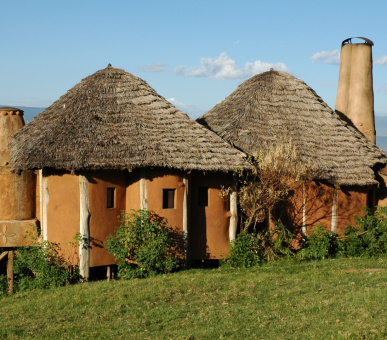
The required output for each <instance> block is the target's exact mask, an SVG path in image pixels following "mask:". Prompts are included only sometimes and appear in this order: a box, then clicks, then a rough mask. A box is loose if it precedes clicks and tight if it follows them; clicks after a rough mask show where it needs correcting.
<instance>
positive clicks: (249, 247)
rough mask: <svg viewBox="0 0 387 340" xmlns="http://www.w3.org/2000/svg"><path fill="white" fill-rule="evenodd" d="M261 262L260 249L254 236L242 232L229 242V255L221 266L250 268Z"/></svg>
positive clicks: (261, 254)
mask: <svg viewBox="0 0 387 340" xmlns="http://www.w3.org/2000/svg"><path fill="white" fill-rule="evenodd" d="M262 261H263V253H262V247H260V245H259V243H258V239H257V237H256V235H254V234H250V233H248V232H246V231H243V232H241V233H240V234H238V236H237V237H236V239H235V240H233V241H231V243H230V252H229V255H228V257H227V258H226V259H224V260H223V262H222V264H223V265H224V266H228V267H237V268H250V267H254V266H257V265H259V264H260V263H261V262H262Z"/></svg>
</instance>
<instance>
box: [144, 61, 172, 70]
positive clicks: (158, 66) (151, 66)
mask: <svg viewBox="0 0 387 340" xmlns="http://www.w3.org/2000/svg"><path fill="white" fill-rule="evenodd" d="M167 66H168V64H167V63H157V64H149V65H145V66H144V71H145V72H163V71H164V69H165V68H166V67H167Z"/></svg>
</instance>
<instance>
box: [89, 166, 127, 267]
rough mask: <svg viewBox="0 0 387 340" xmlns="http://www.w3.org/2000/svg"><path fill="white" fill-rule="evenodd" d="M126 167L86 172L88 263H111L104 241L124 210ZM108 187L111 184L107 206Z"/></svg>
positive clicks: (113, 229) (110, 256)
mask: <svg viewBox="0 0 387 340" xmlns="http://www.w3.org/2000/svg"><path fill="white" fill-rule="evenodd" d="M126 177H127V172H126V171H104V172H94V173H89V174H88V175H87V179H88V181H89V211H90V266H91V267H95V266H103V265H110V264H113V263H115V261H114V257H113V256H112V255H110V254H109V253H108V252H107V250H106V247H105V245H104V242H105V241H106V238H107V236H108V235H109V234H111V233H114V231H115V229H116V228H117V227H118V226H119V225H120V221H119V218H118V216H119V215H120V213H121V211H122V210H125V201H126ZM108 188H114V189H115V190H114V195H115V197H114V205H113V207H108V206H107V203H108V202H107V191H108Z"/></svg>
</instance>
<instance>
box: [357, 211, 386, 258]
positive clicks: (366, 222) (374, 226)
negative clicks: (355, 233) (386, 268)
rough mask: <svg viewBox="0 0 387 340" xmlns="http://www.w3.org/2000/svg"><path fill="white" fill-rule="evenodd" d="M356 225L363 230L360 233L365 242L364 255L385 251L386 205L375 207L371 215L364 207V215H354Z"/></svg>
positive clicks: (375, 254)
mask: <svg viewBox="0 0 387 340" xmlns="http://www.w3.org/2000/svg"><path fill="white" fill-rule="evenodd" d="M356 225H357V226H361V228H362V231H364V233H363V234H362V235H361V237H362V238H363V240H364V243H365V251H364V255H366V256H378V255H381V254H386V253H387V207H381V208H380V207H379V208H377V209H376V211H375V214H373V215H372V214H371V213H370V211H369V209H366V213H365V216H364V217H356Z"/></svg>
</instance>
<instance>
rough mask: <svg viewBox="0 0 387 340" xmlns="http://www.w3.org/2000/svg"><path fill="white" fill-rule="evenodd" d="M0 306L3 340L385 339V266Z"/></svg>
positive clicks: (237, 272)
mask: <svg viewBox="0 0 387 340" xmlns="http://www.w3.org/2000/svg"><path fill="white" fill-rule="evenodd" d="M0 306H1V307H0V338H4V339H16V338H47V339H61V338H71V339H108V338H122V339H160V338H161V339H162V338H167V339H219V338H226V339H315V338H317V339H331V338H332V339H358V338H360V339H384V338H387V257H383V258H377V259H339V260H325V261H316V262H304V263H294V262H278V263H275V264H270V265H265V266H263V267H259V268H254V269H226V268H220V269H213V270H203V269H202V270H189V271H184V272H180V273H175V274H170V275H164V276H159V277H153V278H149V279H135V280H131V281H112V282H91V283H85V284H78V285H73V286H69V287H64V288H58V289H52V290H36V291H31V292H26V293H18V294H15V295H13V296H11V297H2V298H0Z"/></svg>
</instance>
